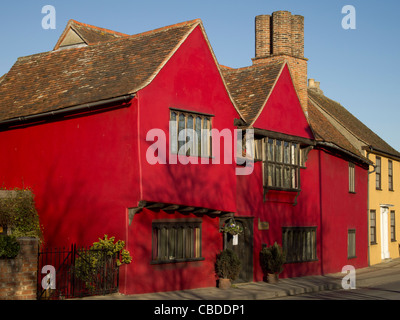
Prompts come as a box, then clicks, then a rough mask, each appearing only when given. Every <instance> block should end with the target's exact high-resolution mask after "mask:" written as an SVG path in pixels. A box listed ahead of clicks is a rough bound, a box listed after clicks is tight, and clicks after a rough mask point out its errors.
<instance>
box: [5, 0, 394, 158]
mask: <svg viewBox="0 0 400 320" xmlns="http://www.w3.org/2000/svg"><path fill="white" fill-rule="evenodd" d="M45 5H52V6H54V7H55V9H56V29H55V30H51V29H48V30H45V29H43V28H42V19H43V17H44V16H45V14H42V7H43V6H45ZM345 5H352V6H354V8H355V9H356V29H355V30H351V29H350V30H345V29H343V28H342V19H343V17H345V16H346V14H342V8H343V6H345ZM277 10H288V11H290V12H292V14H300V15H303V16H304V17H305V57H306V58H308V59H309V61H308V77H309V78H315V79H316V80H317V81H320V82H321V89H322V90H323V91H324V93H325V95H326V96H328V97H329V98H331V99H333V100H336V101H338V102H340V103H341V104H342V105H343V106H345V107H346V108H347V109H348V110H349V111H350V112H351V113H352V114H354V115H355V116H356V117H357V118H359V119H360V120H361V121H362V122H364V123H365V124H366V125H367V126H368V127H370V128H371V129H372V130H373V131H374V132H375V133H376V134H378V135H379V136H380V137H381V138H383V139H384V140H385V141H387V142H388V143H389V144H390V145H391V146H392V147H394V148H395V149H397V150H398V151H400V130H399V127H400V102H399V99H398V94H399V92H400V87H399V80H398V75H400V63H398V58H400V36H399V34H400V20H399V19H398V13H399V12H400V1H398V0H385V1H376V0H347V1H342V0H329V1H321V0H302V1H299V0H246V1H237V0H213V1H210V0H202V1H191V0H146V1H137V0H131V1H128V0H113V1H111V0H109V1H104V0H96V1H94V0H80V1H76V0H70V1H62V0H46V1H42V0H24V1H18V0H16V1H7V2H6V1H1V3H0V30H1V50H0V75H2V74H4V73H6V72H7V71H8V70H9V69H10V68H11V67H12V65H13V64H14V63H15V61H16V59H17V58H18V57H21V56H26V55H31V54H34V53H39V52H44V51H49V50H51V49H52V48H53V47H54V45H55V43H56V42H57V39H58V37H59V36H60V34H61V33H62V31H63V29H64V28H65V26H66V24H67V22H68V20H69V19H75V20H78V21H81V22H84V23H88V24H92V25H95V26H99V27H103V28H108V29H112V30H115V31H120V32H123V33H127V34H136V33H140V32H143V31H147V30H151V29H155V28H158V27H162V26H167V25H171V24H175V23H178V22H182V21H187V20H191V19H195V18H200V19H201V20H202V21H203V24H204V27H205V30H206V33H207V35H208V37H209V39H210V42H211V45H212V47H213V50H214V52H215V54H216V56H217V59H218V61H219V63H221V64H224V65H228V66H231V67H243V66H248V65H251V58H253V57H254V55H255V52H254V18H255V16H256V15H259V14H271V13H272V12H274V11H277Z"/></svg>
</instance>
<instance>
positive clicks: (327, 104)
mask: <svg viewBox="0 0 400 320" xmlns="http://www.w3.org/2000/svg"><path fill="white" fill-rule="evenodd" d="M308 96H309V98H310V99H312V101H314V102H315V103H317V104H318V106H319V107H320V108H322V109H323V110H324V111H326V112H327V113H328V114H329V115H331V116H332V117H333V118H335V119H336V120H337V121H338V122H340V123H341V124H342V125H343V126H344V127H345V128H346V129H347V130H349V131H351V132H352V133H353V134H354V135H355V136H356V137H358V138H359V139H360V140H362V141H364V142H365V143H366V144H367V145H368V146H371V147H372V148H373V149H376V150H378V151H380V152H384V153H387V154H389V155H393V156H396V157H400V152H398V151H397V150H395V149H394V148H392V147H391V146H390V145H389V144H388V143H386V142H385V141H384V140H383V139H382V138H380V137H379V136H378V135H377V134H376V133H374V132H373V131H372V130H371V129H370V128H368V127H367V126H366V125H365V124H363V123H362V122H361V121H360V120H358V119H357V118H356V117H355V116H354V115H352V114H351V113H350V112H349V111H348V110H346V109H345V108H344V107H343V106H342V105H340V103H338V102H336V101H333V100H331V99H329V98H327V97H326V96H324V95H323V94H320V93H317V92H315V91H314V90H312V89H309V90H308Z"/></svg>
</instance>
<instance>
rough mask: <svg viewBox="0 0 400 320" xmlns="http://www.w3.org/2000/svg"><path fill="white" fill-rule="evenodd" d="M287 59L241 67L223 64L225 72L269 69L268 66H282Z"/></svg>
mask: <svg viewBox="0 0 400 320" xmlns="http://www.w3.org/2000/svg"><path fill="white" fill-rule="evenodd" d="M284 63H285V61H277V62H273V63H269V64H259V65H257V64H256V65H251V66H246V67H240V68H231V67H226V66H222V70H223V72H241V71H246V70H253V69H268V68H273V67H278V68H279V67H281V66H282V65H283V64H284Z"/></svg>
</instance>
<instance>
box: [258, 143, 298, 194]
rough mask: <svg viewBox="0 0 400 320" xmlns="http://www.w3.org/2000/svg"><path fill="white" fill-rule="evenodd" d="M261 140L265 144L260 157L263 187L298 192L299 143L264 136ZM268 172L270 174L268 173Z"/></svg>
mask: <svg viewBox="0 0 400 320" xmlns="http://www.w3.org/2000/svg"><path fill="white" fill-rule="evenodd" d="M263 141H264V143H263V144H264V146H265V147H264V148H263V153H264V155H263V159H262V160H263V184H264V188H265V189H268V190H281V191H295V192H299V191H300V168H301V163H300V162H301V152H300V143H298V142H296V141H288V140H284V139H276V138H270V137H265V138H264V140H263ZM279 169H280V170H279ZM270 172H271V175H270V174H269V173H270ZM278 178H279V181H278ZM288 185H289V186H288Z"/></svg>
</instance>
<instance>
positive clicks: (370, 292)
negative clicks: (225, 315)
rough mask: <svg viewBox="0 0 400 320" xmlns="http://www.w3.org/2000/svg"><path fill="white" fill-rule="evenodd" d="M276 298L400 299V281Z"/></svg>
mask: <svg viewBox="0 0 400 320" xmlns="http://www.w3.org/2000/svg"><path fill="white" fill-rule="evenodd" d="M276 300H400V281H394V282H391V283H386V284H382V285H376V286H371V287H364V288H358V289H354V290H334V291H321V292H316V293H310V294H309V293H307V294H302V295H297V296H288V297H282V298H278V299H276Z"/></svg>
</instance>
